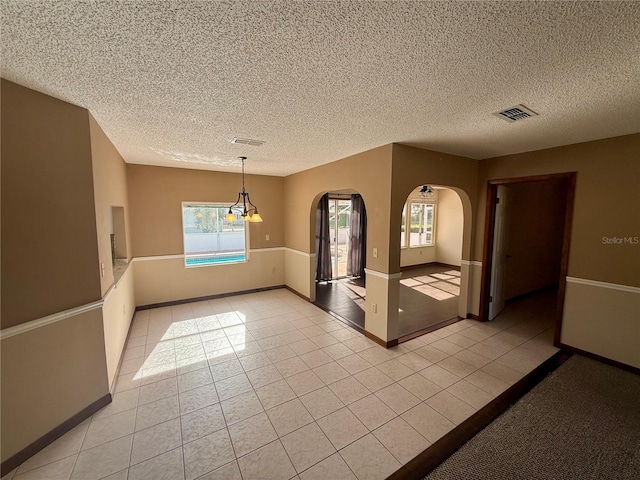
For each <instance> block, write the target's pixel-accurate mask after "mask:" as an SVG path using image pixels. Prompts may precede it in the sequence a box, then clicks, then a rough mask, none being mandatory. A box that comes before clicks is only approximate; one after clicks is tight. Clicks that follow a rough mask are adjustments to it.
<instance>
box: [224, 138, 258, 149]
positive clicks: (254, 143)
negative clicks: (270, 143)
mask: <svg viewBox="0 0 640 480" xmlns="http://www.w3.org/2000/svg"><path fill="white" fill-rule="evenodd" d="M231 143H236V144H238V145H251V146H252V147H261V146H262V145H264V143H265V142H264V140H252V139H250V138H240V137H233V138H232V139H231Z"/></svg>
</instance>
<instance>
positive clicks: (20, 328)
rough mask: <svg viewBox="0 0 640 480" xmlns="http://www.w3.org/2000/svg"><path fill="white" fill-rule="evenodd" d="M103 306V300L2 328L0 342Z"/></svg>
mask: <svg viewBox="0 0 640 480" xmlns="http://www.w3.org/2000/svg"><path fill="white" fill-rule="evenodd" d="M103 304H104V299H100V300H98V301H97V302H93V303H87V304H86V305H81V306H79V307H76V308H72V309H70V310H65V311H64V312H58V313H54V314H53V315H47V316H46V317H42V318H37V319H35V320H31V321H30V322H26V323H23V324H21V325H16V326H15V327H9V328H4V329H2V330H0V340H4V339H6V338H11V337H14V336H16V335H20V334H22V333H26V332H29V331H31V330H35V329H36V328H40V327H44V326H46V325H51V324H52V323H56V322H59V321H61V320H66V319H68V318H72V317H75V316H77V315H82V314H83V313H87V312H90V311H92V310H96V309H98V308H102V305H103Z"/></svg>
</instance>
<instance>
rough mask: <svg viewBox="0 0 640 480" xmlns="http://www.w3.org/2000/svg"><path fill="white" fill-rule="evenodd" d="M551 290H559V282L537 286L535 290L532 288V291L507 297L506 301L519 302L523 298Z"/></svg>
mask: <svg viewBox="0 0 640 480" xmlns="http://www.w3.org/2000/svg"><path fill="white" fill-rule="evenodd" d="M549 290H558V283H557V282H556V283H553V284H551V285H546V286H544V287H540V288H536V289H535V290H531V291H530V292H526V293H521V294H520V295H516V296H515V297H511V298H507V299H506V300H505V303H511V302H517V301H518V300H523V299H525V298H527V297H533V296H535V295H538V294H540V293H543V292H546V291H549Z"/></svg>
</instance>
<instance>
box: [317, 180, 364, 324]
mask: <svg viewBox="0 0 640 480" xmlns="http://www.w3.org/2000/svg"><path fill="white" fill-rule="evenodd" d="M366 219H367V213H366V208H365V205H364V200H363V198H362V196H361V195H359V194H358V193H355V192H353V193H352V192H349V193H345V192H329V193H327V194H325V195H323V196H322V197H321V198H320V200H319V202H318V207H317V210H316V282H315V290H316V296H315V302H314V303H315V304H316V305H317V306H319V307H320V308H322V309H324V310H326V311H328V312H330V313H332V314H333V315H334V316H335V317H338V318H340V319H341V320H343V321H345V322H346V323H348V324H349V325H351V326H353V327H354V328H356V329H358V330H362V329H364V319H365V315H364V308H365V293H366V291H365V271H364V270H365V262H366V251H367V249H366V236H367V220H366Z"/></svg>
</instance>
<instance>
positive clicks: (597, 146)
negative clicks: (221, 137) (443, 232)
mask: <svg viewBox="0 0 640 480" xmlns="http://www.w3.org/2000/svg"><path fill="white" fill-rule="evenodd" d="M639 152H640V134H634V135H626V136H622V137H615V138H608V139H605V140H597V141H593V142H586V143H580V144H576V145H568V146H564V147H558V148H552V149H547V150H540V151H536V152H528V153H522V154H519V155H510V156H506V157H500V158H494V159H489V160H482V161H481V162H480V171H479V180H478V186H479V189H478V197H477V198H478V206H477V218H478V223H477V225H478V227H477V229H476V235H475V241H474V251H473V255H474V258H475V259H477V260H481V257H482V244H483V232H484V204H485V197H486V182H487V181H488V180H490V179H502V178H516V177H525V176H534V175H542V174H550V173H561V172H572V171H575V172H577V179H576V191H575V206H574V210H573V223H572V230H571V241H570V252H569V264H568V276H569V277H573V278H578V279H582V280H593V281H596V283H598V282H604V283H609V284H613V285H614V286H615V285H617V286H620V285H622V286H630V287H635V288H637V287H638V286H640V268H639V266H640V244H636V243H634V242H633V238H634V237H640V208H639V207H638V205H640V188H639V187H640V154H639ZM628 237H631V240H632V241H627V242H624V241H621V243H609V244H608V243H606V241H604V240H603V238H604V239H607V238H619V239H622V238H628ZM474 288H477V290H478V291H479V288H480V285H477V286H475V287H474ZM594 289H596V290H599V292H598V294H595V293H593V292H592V290H594ZM603 289H605V287H600V286H598V285H595V286H593V285H591V286H589V289H585V288H581V287H575V285H569V284H568V286H567V294H566V296H565V304H564V309H565V310H564V315H563V319H562V332H561V341H563V342H565V343H566V344H567V345H570V346H573V347H576V348H580V349H582V350H586V351H589V352H593V353H596V354H598V355H602V356H605V357H608V358H612V359H615V360H617V361H620V362H622V363H626V364H628V365H636V366H637V353H636V352H637V350H638V348H637V347H638V344H637V338H638V337H637V336H636V337H635V339H636V340H635V341H634V340H631V341H632V346H630V344H629V342H630V338H632V337H630V332H637V330H638V323H639V322H640V316H639V315H638V307H637V304H638V301H637V294H635V296H634V294H629V295H617V294H610V292H608V291H607V292H605V291H604V290H603ZM600 290H602V291H600ZM605 290H608V289H605ZM615 291H616V290H614V292H615ZM471 295H472V296H473V297H474V298H478V299H479V296H478V295H477V293H474V292H471ZM594 299H603V300H602V302H600V300H598V302H599V303H598V302H596V303H597V305H594ZM620 302H622V303H620ZM585 305H591V306H592V307H593V308H584V306H585ZM471 308H477V306H475V305H474V306H472V307H471ZM618 311H621V312H625V314H624V315H618V314H617V313H616V312H618ZM629 312H631V313H630V314H629Z"/></svg>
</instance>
